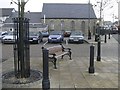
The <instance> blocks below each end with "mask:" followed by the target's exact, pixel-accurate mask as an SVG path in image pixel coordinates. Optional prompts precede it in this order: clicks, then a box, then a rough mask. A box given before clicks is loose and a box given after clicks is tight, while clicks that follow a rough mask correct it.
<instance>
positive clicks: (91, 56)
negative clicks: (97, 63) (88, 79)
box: [89, 45, 95, 73]
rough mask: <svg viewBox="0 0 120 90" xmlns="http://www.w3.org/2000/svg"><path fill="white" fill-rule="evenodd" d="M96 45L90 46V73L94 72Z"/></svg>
mask: <svg viewBox="0 0 120 90" xmlns="http://www.w3.org/2000/svg"><path fill="white" fill-rule="evenodd" d="M94 72H95V68H94V45H91V46H90V66H89V73H94Z"/></svg>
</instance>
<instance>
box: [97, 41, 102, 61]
mask: <svg viewBox="0 0 120 90" xmlns="http://www.w3.org/2000/svg"><path fill="white" fill-rule="evenodd" d="M97 61H101V41H100V39H99V40H98V45H97Z"/></svg>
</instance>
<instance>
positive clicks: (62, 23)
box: [60, 20, 65, 30]
mask: <svg viewBox="0 0 120 90" xmlns="http://www.w3.org/2000/svg"><path fill="white" fill-rule="evenodd" d="M60 25H61V30H64V26H65V22H64V20H62V21H61V24H60Z"/></svg>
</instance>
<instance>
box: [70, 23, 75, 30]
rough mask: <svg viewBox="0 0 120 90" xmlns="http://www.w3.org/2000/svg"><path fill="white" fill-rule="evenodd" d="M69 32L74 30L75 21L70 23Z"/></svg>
mask: <svg viewBox="0 0 120 90" xmlns="http://www.w3.org/2000/svg"><path fill="white" fill-rule="evenodd" d="M70 26H71V30H75V21H71V25H70Z"/></svg>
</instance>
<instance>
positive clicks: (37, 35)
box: [29, 32, 43, 44]
mask: <svg viewBox="0 0 120 90" xmlns="http://www.w3.org/2000/svg"><path fill="white" fill-rule="evenodd" d="M42 41H43V36H42V33H41V32H29V42H30V43H37V44H39V43H40V42H42Z"/></svg>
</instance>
